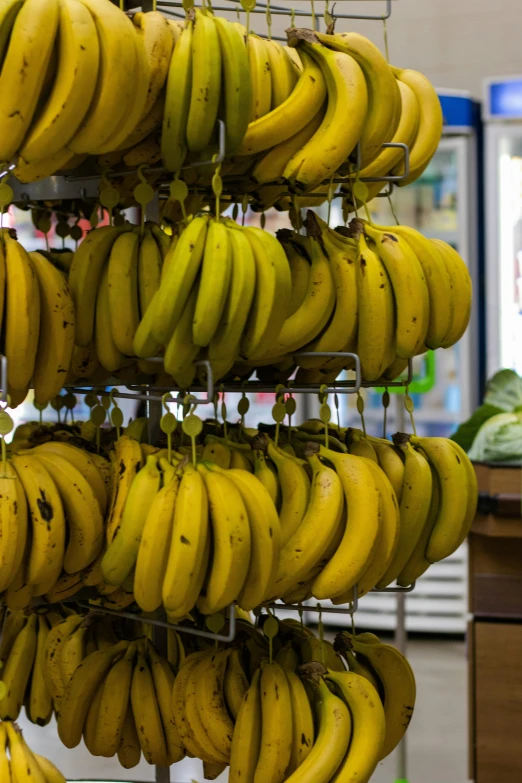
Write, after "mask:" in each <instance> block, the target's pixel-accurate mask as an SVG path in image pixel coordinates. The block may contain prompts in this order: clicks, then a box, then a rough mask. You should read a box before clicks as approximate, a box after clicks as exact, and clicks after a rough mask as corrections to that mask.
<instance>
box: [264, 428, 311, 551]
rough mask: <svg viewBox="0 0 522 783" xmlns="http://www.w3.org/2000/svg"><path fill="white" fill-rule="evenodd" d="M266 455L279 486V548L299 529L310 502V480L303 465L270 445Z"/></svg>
mask: <svg viewBox="0 0 522 783" xmlns="http://www.w3.org/2000/svg"><path fill="white" fill-rule="evenodd" d="M268 455H269V457H270V459H271V460H272V462H274V463H275V466H276V468H277V473H278V478H279V483H280V486H281V496H282V502H281V510H280V512H279V521H280V523H281V546H282V547H284V546H286V543H287V542H288V541H289V540H290V539H291V537H292V536H293V535H294V533H295V532H296V530H297V529H298V528H299V526H300V524H301V522H302V521H303V517H304V515H305V513H306V509H307V507H308V503H309V500H310V479H309V478H308V475H307V473H306V471H305V469H304V467H303V464H300V463H299V462H295V461H294V460H293V459H292V458H291V457H290V456H289V455H287V454H285V453H284V452H282V451H281V450H280V449H278V448H277V447H276V446H274V445H273V444H272V443H269V444H268Z"/></svg>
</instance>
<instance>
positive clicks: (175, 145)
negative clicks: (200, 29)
mask: <svg viewBox="0 0 522 783" xmlns="http://www.w3.org/2000/svg"><path fill="white" fill-rule="evenodd" d="M193 38H194V22H193V16H192V17H191V16H188V17H187V21H186V22H185V27H184V29H183V31H182V33H181V36H180V38H179V40H178V41H177V42H176V46H175V47H174V53H173V55H172V59H171V61H170V67H169V72H168V77H167V88H166V95H165V113H164V116H163V128H162V133H161V156H162V158H163V163H164V164H165V166H166V168H167V169H168V170H169V171H173V172H178V171H179V170H180V168H181V166H182V165H183V163H184V161H185V158H186V155H187V138H186V131H187V121H188V116H189V110H190V100H191V88H192V78H193V74H192V70H193V65H192V41H193Z"/></svg>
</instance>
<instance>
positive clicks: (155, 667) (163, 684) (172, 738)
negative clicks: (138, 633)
mask: <svg viewBox="0 0 522 783" xmlns="http://www.w3.org/2000/svg"><path fill="white" fill-rule="evenodd" d="M148 655H149V659H150V668H151V672H152V678H153V680H154V688H155V690H156V697H157V699H158V706H159V709H160V713H161V721H162V724H163V730H164V732H165V743H166V747H167V756H168V763H169V765H170V764H176V763H177V762H178V761H181V759H182V758H183V757H184V756H185V748H184V747H183V742H182V740H181V737H180V735H179V732H178V729H177V727H176V721H175V719H174V709H173V705H172V690H173V688H174V680H175V677H174V674H173V672H172V669H171V668H170V666H169V664H168V662H167V661H166V660H165V659H164V658H162V657H161V656H160V655H158V653H157V652H156V650H155V649H154V648H153V647H152V645H149V646H148Z"/></svg>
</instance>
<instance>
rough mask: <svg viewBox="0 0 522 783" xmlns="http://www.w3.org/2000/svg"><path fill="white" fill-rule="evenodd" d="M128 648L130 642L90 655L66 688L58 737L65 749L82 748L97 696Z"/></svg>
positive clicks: (61, 707) (120, 643) (60, 713)
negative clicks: (93, 700) (89, 717)
mask: <svg viewBox="0 0 522 783" xmlns="http://www.w3.org/2000/svg"><path fill="white" fill-rule="evenodd" d="M127 647H128V642H126V641H122V642H119V643H118V644H115V645H114V646H113V647H110V648H109V649H107V650H97V651H96V652H94V653H91V655H89V656H88V657H87V658H84V660H83V661H82V662H81V663H80V665H79V666H78V667H77V669H76V671H75V672H74V674H73V675H72V677H71V679H70V680H69V682H68V683H67V685H66V686H65V693H64V695H63V698H62V700H61V704H60V712H59V715H58V734H59V736H60V739H61V741H62V742H63V744H64V745H65V747H66V748H75V747H76V746H77V745H79V743H80V741H81V738H82V730H83V725H84V723H85V718H86V715H87V711H88V709H89V705H90V703H91V701H92V699H93V697H94V694H95V693H96V690H97V688H98V686H99V684H100V682H101V681H102V680H103V679H104V677H105V676H106V674H107V673H108V671H109V669H110V668H111V666H113V664H114V662H115V661H116V659H118V658H120V657H121V656H122V655H124V654H125V652H126V650H127Z"/></svg>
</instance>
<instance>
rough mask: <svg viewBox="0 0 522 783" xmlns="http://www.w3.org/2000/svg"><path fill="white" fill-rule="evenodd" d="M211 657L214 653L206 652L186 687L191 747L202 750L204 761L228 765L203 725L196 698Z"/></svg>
mask: <svg viewBox="0 0 522 783" xmlns="http://www.w3.org/2000/svg"><path fill="white" fill-rule="evenodd" d="M211 656H212V652H211V651H210V650H206V651H205V653H204V654H203V656H202V657H201V659H200V660H199V661H197V662H196V665H195V666H194V667H193V668H191V671H190V675H189V677H188V681H187V684H186V687H185V693H184V699H185V705H184V709H185V716H186V721H187V724H188V726H189V727H190V732H191V737H192V736H193V737H194V740H193V742H192V739H191V742H189V745H191V747H192V748H193V750H197V749H198V748H199V749H200V750H199V752H198V753H197V754H196V755H198V756H199V757H200V758H201V759H202V760H203V761H209V762H212V763H215V764H219V763H226V761H227V759H226V756H225V755H224V753H222V752H221V750H220V749H219V748H217V747H216V746H215V745H214V744H213V743H212V742H211V740H210V737H209V735H208V733H207V731H206V729H205V727H204V725H203V721H202V719H201V713H200V710H199V705H198V700H197V697H196V692H197V688H198V682H199V678H200V674H201V673H202V672H203V669H204V668H205V666H206V664H207V663H208V662H209V660H210V658H211ZM193 743H195V744H193ZM191 752H192V750H191Z"/></svg>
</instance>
